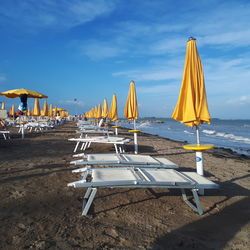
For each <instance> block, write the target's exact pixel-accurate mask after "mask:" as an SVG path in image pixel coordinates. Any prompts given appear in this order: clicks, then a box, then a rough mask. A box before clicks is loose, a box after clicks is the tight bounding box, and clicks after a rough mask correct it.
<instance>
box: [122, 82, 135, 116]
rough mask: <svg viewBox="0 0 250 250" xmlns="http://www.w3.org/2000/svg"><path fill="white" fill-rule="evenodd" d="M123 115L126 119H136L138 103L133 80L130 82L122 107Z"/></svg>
mask: <svg viewBox="0 0 250 250" xmlns="http://www.w3.org/2000/svg"><path fill="white" fill-rule="evenodd" d="M124 117H126V118H127V119H128V120H137V119H138V105H137V98H136V90H135V83H134V82H133V81H131V82H130V88H129V92H128V98H127V102H126V106H125V109H124Z"/></svg>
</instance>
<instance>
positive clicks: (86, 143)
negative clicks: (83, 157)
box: [69, 136, 130, 154]
mask: <svg viewBox="0 0 250 250" xmlns="http://www.w3.org/2000/svg"><path fill="white" fill-rule="evenodd" d="M69 141H75V142H76V146H75V148H74V152H76V151H77V148H78V146H79V144H80V143H82V146H81V150H83V151H84V150H86V149H87V148H89V147H90V145H91V143H111V144H114V147H115V151H116V153H117V154H118V153H123V152H125V150H124V144H126V143H129V142H130V139H125V138H122V137H114V136H93V137H87V138H71V139H69Z"/></svg>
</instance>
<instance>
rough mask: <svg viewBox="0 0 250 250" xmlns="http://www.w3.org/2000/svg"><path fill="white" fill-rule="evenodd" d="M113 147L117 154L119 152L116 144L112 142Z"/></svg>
mask: <svg viewBox="0 0 250 250" xmlns="http://www.w3.org/2000/svg"><path fill="white" fill-rule="evenodd" d="M114 147H115V152H116V153H117V154H119V151H118V148H117V145H116V144H115V143H114Z"/></svg>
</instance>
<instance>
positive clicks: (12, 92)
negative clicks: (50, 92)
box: [0, 89, 48, 98]
mask: <svg viewBox="0 0 250 250" xmlns="http://www.w3.org/2000/svg"><path fill="white" fill-rule="evenodd" d="M24 94H26V95H27V96H28V97H33V98H48V96H46V95H43V94H41V93H38V92H36V91H33V90H28V89H12V90H8V91H5V92H2V93H0V95H5V96H6V97H8V98H16V97H19V96H20V95H24Z"/></svg>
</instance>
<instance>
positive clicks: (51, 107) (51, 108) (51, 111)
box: [48, 104, 53, 117]
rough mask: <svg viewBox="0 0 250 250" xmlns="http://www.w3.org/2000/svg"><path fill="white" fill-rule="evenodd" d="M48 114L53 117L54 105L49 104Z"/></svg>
mask: <svg viewBox="0 0 250 250" xmlns="http://www.w3.org/2000/svg"><path fill="white" fill-rule="evenodd" d="M48 116H50V117H52V116H53V106H52V104H50V105H49V112H48Z"/></svg>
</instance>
